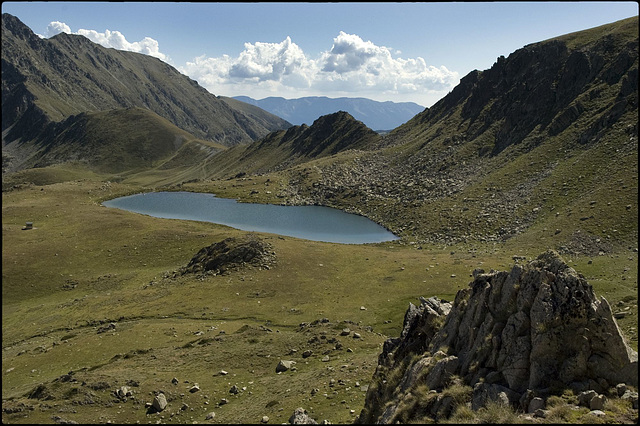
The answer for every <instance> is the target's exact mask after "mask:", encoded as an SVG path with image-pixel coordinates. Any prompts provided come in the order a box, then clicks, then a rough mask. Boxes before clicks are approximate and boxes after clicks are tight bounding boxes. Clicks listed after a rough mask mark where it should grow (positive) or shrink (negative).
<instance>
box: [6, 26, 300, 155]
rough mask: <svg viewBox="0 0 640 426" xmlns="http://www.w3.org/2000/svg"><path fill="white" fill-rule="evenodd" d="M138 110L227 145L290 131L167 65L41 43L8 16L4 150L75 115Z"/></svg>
mask: <svg viewBox="0 0 640 426" xmlns="http://www.w3.org/2000/svg"><path fill="white" fill-rule="evenodd" d="M238 104H239V103H238ZM134 106H135V107H141V108H146V109H149V110H151V111H153V112H154V113H156V114H158V115H159V116H161V117H163V118H165V119H167V120H169V121H170V122H171V123H173V124H174V125H175V126H177V127H179V128H181V129H183V130H185V131H187V132H189V133H191V134H193V135H194V136H195V137H197V138H201V139H206V140H211V141H215V142H219V143H222V144H224V145H227V146H231V145H235V144H240V143H249V142H251V141H253V140H255V139H257V138H259V137H261V136H264V135H266V134H267V133H269V132H271V131H274V130H277V129H283V128H288V127H289V126H290V124H289V123H288V122H286V121H284V120H282V119H280V118H279V117H276V116H274V115H272V114H269V113H267V112H266V111H261V110H259V109H258V108H255V107H253V108H249V107H248V106H247V107H242V108H238V107H237V106H238V105H235V106H233V105H232V106H230V105H229V104H228V103H226V102H224V101H222V100H221V99H219V98H218V97H216V96H214V95H212V94H211V93H209V92H207V91H206V90H205V89H204V88H202V87H201V86H199V85H198V83H196V82H195V81H193V80H191V79H190V78H188V77H186V76H184V75H182V74H180V73H179V72H178V71H177V70H176V69H174V68H173V67H171V66H170V65H168V64H166V63H164V62H162V61H160V60H159V59H156V58H153V57H150V56H147V55H142V54H138V53H133V52H124V51H119V50H114V49H106V48H103V47H102V46H100V45H98V44H95V43H93V42H91V41H89V40H88V39H87V38H85V37H83V36H78V35H70V34H66V33H61V34H58V35H56V36H55V37H52V38H51V39H40V38H39V37H38V36H37V35H35V34H34V33H33V32H32V31H31V30H30V29H29V28H28V27H26V26H25V25H24V24H23V23H22V22H21V21H20V20H19V19H18V18H16V17H14V16H12V15H9V14H3V15H2V131H3V145H4V144H6V143H11V142H21V143H22V144H24V143H26V142H29V141H32V140H34V139H38V138H42V137H43V136H42V135H41V133H42V132H43V131H47V130H46V128H47V124H49V123H51V122H60V121H63V120H65V119H67V118H68V117H70V116H72V115H78V114H81V113H87V112H93V111H104V110H109V109H115V108H130V107H134Z"/></svg>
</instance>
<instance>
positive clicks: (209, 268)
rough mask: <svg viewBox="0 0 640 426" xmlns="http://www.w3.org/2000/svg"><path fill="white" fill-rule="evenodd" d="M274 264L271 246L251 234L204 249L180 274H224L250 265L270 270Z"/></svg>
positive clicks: (225, 240) (231, 238)
mask: <svg viewBox="0 0 640 426" xmlns="http://www.w3.org/2000/svg"><path fill="white" fill-rule="evenodd" d="M274 262H275V252H274V251H273V249H272V247H271V244H269V243H267V242H265V241H263V240H261V239H259V238H258V237H256V236H254V235H251V234H250V235H248V236H246V237H243V238H235V237H230V238H226V239H224V240H222V241H220V242H218V243H215V244H212V245H210V246H208V247H204V248H202V249H201V250H200V251H199V252H198V253H197V254H196V255H195V256H193V258H192V259H191V261H190V262H189V264H188V265H187V266H186V267H184V268H182V269H181V270H180V273H182V274H187V273H213V274H222V273H225V272H226V271H230V270H234V269H239V268H241V267H244V266H248V265H251V266H254V267H257V268H263V269H269V267H270V266H271V265H273V263H274Z"/></svg>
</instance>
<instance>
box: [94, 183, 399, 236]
mask: <svg viewBox="0 0 640 426" xmlns="http://www.w3.org/2000/svg"><path fill="white" fill-rule="evenodd" d="M102 204H103V205H104V206H106V207H111V208H117V209H121V210H127V211H130V212H135V213H141V214H146V215H149V216H153V217H159V218H165V219H184V220H197V221H204V222H213V223H217V224H221V225H227V226H230V227H233V228H236V229H241V230H243V231H255V232H268V233H272V234H278V235H285V236H289V237H296V238H303V239H306V240H312V241H323V242H331V243H342V244H366V243H379V242H384V241H393V240H397V239H398V237H397V236H395V235H394V234H393V233H391V232H390V231H389V230H387V229H386V228H384V227H383V226H380V225H378V224H377V223H375V222H373V221H372V220H370V219H367V218H366V217H364V216H359V215H356V214H351V213H346V212H343V211H342V210H338V209H334V208H331V207H323V206H281V205H274V204H255V203H239V202H237V201H236V200H233V199H229V198H218V197H216V196H215V195H213V194H204V193H196V192H148V193H142V194H135V195H129V196H126V197H120V198H115V199H113V200H109V201H105V202H103V203H102Z"/></svg>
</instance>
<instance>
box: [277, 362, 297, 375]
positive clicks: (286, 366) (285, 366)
mask: <svg viewBox="0 0 640 426" xmlns="http://www.w3.org/2000/svg"><path fill="white" fill-rule="evenodd" d="M295 364H296V362H295V361H287V360H280V362H278V365H277V366H276V373H283V372H285V371H289V370H291V368H292V367H293V366H294V365H295Z"/></svg>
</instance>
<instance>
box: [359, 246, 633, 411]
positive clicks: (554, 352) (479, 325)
mask: <svg viewBox="0 0 640 426" xmlns="http://www.w3.org/2000/svg"><path fill="white" fill-rule="evenodd" d="M420 302H421V303H420V305H419V306H415V305H413V304H411V303H410V304H409V307H408V309H407V311H406V313H405V317H404V322H403V325H402V329H401V332H400V336H399V337H393V338H389V339H387V340H386V341H385V342H384V344H383V347H382V353H381V354H380V355H379V357H378V368H377V369H376V373H374V382H378V383H380V384H379V385H378V386H376V387H375V388H372V389H370V391H369V392H368V393H367V396H366V400H365V405H364V408H363V411H362V414H361V415H360V417H359V422H364V423H378V422H384V421H394V416H395V415H396V408H397V407H398V406H399V405H400V404H402V401H403V400H404V399H405V398H407V395H408V394H407V393H408V392H410V391H411V390H412V389H413V388H415V386H417V385H419V384H422V383H425V382H424V381H423V382H420V383H418V380H419V379H423V380H425V381H428V382H429V383H428V387H429V388H430V389H435V390H436V391H437V390H438V389H439V388H440V387H441V386H443V385H444V384H446V382H447V377H454V376H455V377H457V379H456V380H460V381H461V383H463V384H465V385H468V386H472V387H473V396H472V403H471V406H472V409H474V410H477V409H479V408H480V407H483V406H485V405H486V403H487V402H488V401H499V402H503V403H505V404H510V405H514V406H519V407H520V408H521V409H522V410H523V411H525V412H528V413H536V412H537V411H538V410H543V408H542V407H544V401H541V400H538V399H536V397H537V395H538V394H540V395H543V394H544V395H546V394H548V392H549V389H551V388H553V387H556V386H564V387H565V388H567V389H573V390H574V391H576V392H581V391H582V392H581V393H580V394H579V397H578V399H579V402H580V405H582V406H585V407H591V400H592V399H593V398H594V397H595V396H596V395H597V393H604V392H606V391H608V389H609V388H610V383H627V384H630V385H631V386H637V383H638V354H637V352H635V351H633V350H632V349H631V348H630V347H629V346H628V344H627V343H626V341H625V340H624V338H623V336H622V334H621V332H620V329H619V328H618V326H617V323H616V321H615V319H614V317H613V313H612V309H611V306H610V305H609V303H608V302H607V300H606V299H604V298H603V297H597V296H596V294H595V292H594V291H593V287H592V286H591V285H590V284H589V283H588V282H587V280H586V279H585V278H584V276H582V275H581V274H579V273H577V272H576V271H575V270H574V269H573V268H571V267H570V266H569V265H567V263H566V262H565V261H564V260H563V259H562V258H561V257H560V255H559V254H558V253H557V252H555V251H553V250H549V251H547V252H544V253H542V254H541V255H539V256H538V257H537V258H535V259H534V260H532V261H530V262H527V263H524V262H523V263H516V264H514V265H513V267H512V268H511V270H509V271H494V270H491V271H490V272H488V273H485V272H484V271H482V272H481V271H474V274H473V281H471V282H470V283H469V286H468V288H464V289H462V290H459V291H458V292H457V294H456V297H455V300H454V302H453V303H452V304H451V303H448V302H445V301H441V300H438V299H437V298H428V299H427V298H424V297H421V298H420ZM444 360H446V361H444ZM438 362H442V364H440V365H438ZM444 362H447V363H450V364H447V368H446V369H445V368H444V367H445V364H444ZM399 368H401V369H403V370H402V372H401V378H400V379H399V380H395V381H393V382H385V381H384V380H385V378H386V375H387V374H388V372H390V371H394V370H396V369H399ZM396 371H397V370H396ZM445 372H446V374H443V373H445ZM394 374H395V371H394ZM620 392H622V388H621V389H620ZM385 395H386V397H385ZM385 398H390V400H389V399H385ZM534 400H535V401H534ZM541 402H542V404H541ZM602 403H603V401H602V400H601V398H599V400H598V402H594V404H595V405H594V408H595V409H597V407H599V406H600V405H601V404H602ZM371 404H375V405H371ZM431 408H433V407H431ZM431 408H428V409H427V411H429V410H431ZM432 414H433V413H432ZM403 419H404V418H403ZM404 420H407V419H404Z"/></svg>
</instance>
